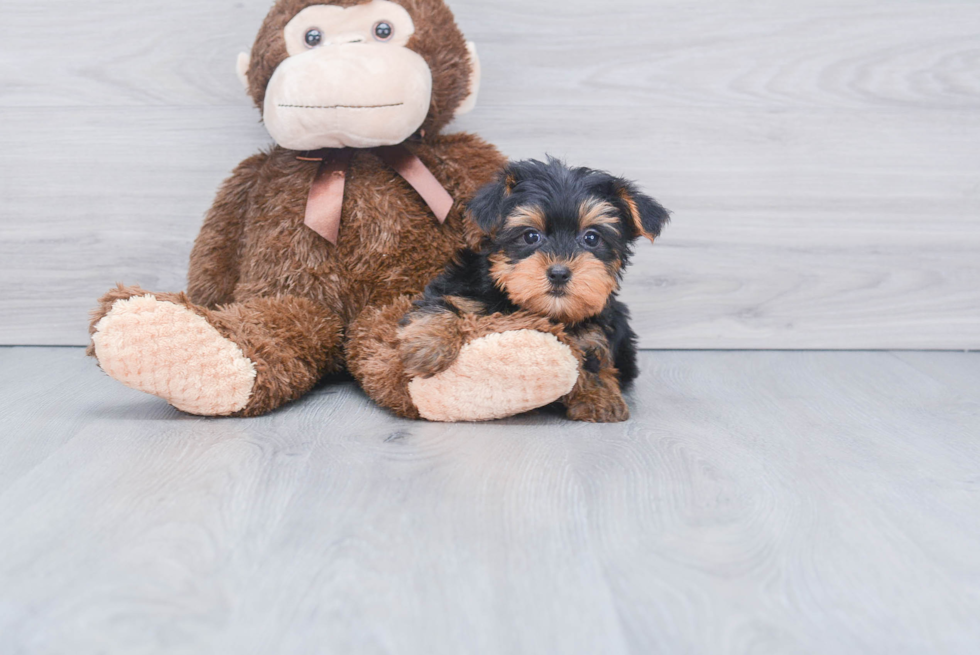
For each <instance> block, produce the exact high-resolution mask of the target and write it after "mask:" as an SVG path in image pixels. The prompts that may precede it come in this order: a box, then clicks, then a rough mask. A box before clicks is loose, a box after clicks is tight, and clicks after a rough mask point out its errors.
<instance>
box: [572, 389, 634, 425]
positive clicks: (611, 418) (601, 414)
mask: <svg viewBox="0 0 980 655" xmlns="http://www.w3.org/2000/svg"><path fill="white" fill-rule="evenodd" d="M566 414H567V416H568V418H570V419H572V420H573V421H584V422H586V423H622V422H623V421H627V420H629V417H630V408H629V406H628V405H627V404H626V401H625V400H623V397H622V396H619V395H617V396H610V397H607V398H595V397H593V398H589V399H581V400H577V401H575V402H570V403H569V404H568V411H567V413H566Z"/></svg>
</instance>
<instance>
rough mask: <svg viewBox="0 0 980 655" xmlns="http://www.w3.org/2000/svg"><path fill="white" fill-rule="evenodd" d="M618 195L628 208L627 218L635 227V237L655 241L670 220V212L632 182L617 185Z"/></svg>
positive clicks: (626, 208)
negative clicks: (641, 191)
mask: <svg viewBox="0 0 980 655" xmlns="http://www.w3.org/2000/svg"><path fill="white" fill-rule="evenodd" d="M616 195H617V196H619V199H620V201H621V202H622V204H623V207H624V208H625V210H626V218H627V220H628V221H629V223H630V226H631V227H632V228H633V230H634V233H633V238H637V237H641V236H642V237H646V238H647V239H650V241H653V240H654V239H656V238H657V237H659V236H660V231H661V230H663V228H664V226H665V225H666V224H667V223H668V222H669V221H670V212H669V211H667V210H666V209H664V208H663V207H662V206H661V205H660V203H658V202H657V201H656V200H654V199H653V198H651V197H650V196H648V195H646V194H643V193H640V192H639V191H638V190H637V188H636V186H635V185H633V184H631V183H630V182H626V181H620V182H619V183H618V184H617V185H616Z"/></svg>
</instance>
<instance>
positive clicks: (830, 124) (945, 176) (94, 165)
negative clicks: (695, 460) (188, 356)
mask: <svg viewBox="0 0 980 655" xmlns="http://www.w3.org/2000/svg"><path fill="white" fill-rule="evenodd" d="M6 113H7V119H6V125H7V126H8V127H9V128H10V131H9V132H8V133H7V135H6V139H5V141H4V142H3V143H2V146H3V152H4V153H5V159H4V160H3V161H0V175H2V181H0V194H2V195H3V197H4V198H5V199H6V202H5V204H4V205H3V206H0V217H2V221H0V226H2V227H0V274H2V275H3V278H4V280H5V281H6V284H5V285H4V287H3V288H2V289H0V309H2V316H3V319H2V321H0V343H8V344H9V343H12V344H46V343H50V344H64V345H80V344H83V343H85V341H86V332H85V325H86V314H87V311H88V310H89V309H90V308H91V307H92V305H93V303H94V300H95V298H96V297H98V295H100V294H101V293H103V292H104V290H105V289H107V288H109V287H110V286H111V285H113V284H115V283H116V282H117V281H125V282H129V283H133V282H139V283H141V284H143V285H144V286H145V287H146V288H149V289H155V290H175V289H181V288H182V287H183V284H184V276H185V272H186V262H187V255H188V253H189V250H190V246H191V243H192V240H193V238H194V235H195V233H196V230H197V227H198V225H199V224H200V216H202V215H203V213H204V211H205V210H206V209H207V207H208V205H209V203H210V202H211V198H212V197H213V194H214V190H215V188H216V187H217V185H218V184H219V183H220V180H221V179H222V178H223V177H224V176H225V175H226V174H227V172H228V171H229V170H230V169H231V168H232V167H233V166H234V164H235V163H237V161H239V160H240V159H242V158H244V157H245V156H247V155H248V154H249V153H250V152H252V151H255V150H257V149H259V148H260V147H263V146H264V145H265V144H266V143H267V137H266V136H265V133H264V131H263V130H262V128H261V126H259V125H257V124H255V122H254V115H253V114H252V113H251V110H249V109H247V108H241V109H238V110H230V109H226V108H179V109H177V108H165V107H164V108H146V109H138V110H137V109H128V108H122V109H114V110H106V109H99V108H94V109H88V108H76V109H71V110H67V109H58V108H51V109H44V110H35V109H31V110H26V109H12V110H8V111H7V112H6ZM39 115H41V116H44V115H46V116H47V117H48V118H49V120H48V121H47V122H48V123H51V122H55V123H60V124H62V125H67V127H68V133H69V134H70V135H71V138H69V139H64V140H63V139H60V138H58V137H57V136H55V135H53V134H51V133H50V132H49V131H48V130H47V129H42V128H39V127H37V122H38V116H39ZM610 115H611V116H613V118H614V119H613V120H608V121H604V122H603V123H602V124H601V125H599V126H598V127H597V128H596V129H593V130H590V131H589V132H588V133H584V132H583V131H582V130H581V128H580V127H578V126H577V122H578V118H579V112H578V111H577V110H575V109H564V110H557V109H543V108H534V107H526V108H523V109H521V110H519V111H518V110H514V111H510V110H507V111H505V110H486V111H484V112H483V115H482V116H481V117H477V116H474V117H471V118H468V119H467V120H466V121H465V122H461V125H460V127H462V128H475V127H477V125H482V126H483V129H482V130H480V131H481V132H482V133H483V134H485V135H486V136H487V137H488V138H489V139H491V140H493V141H494V142H496V143H498V144H499V145H500V146H501V147H502V148H503V149H504V151H505V152H507V153H509V154H510V155H512V156H515V157H526V156H537V157H541V156H543V154H544V153H545V152H549V151H550V152H552V153H554V154H556V155H562V156H565V157H566V158H567V159H568V160H569V161H572V162H576V163H579V162H581V163H585V162H588V163H590V164H592V165H595V166H598V167H604V168H610V169H612V170H614V171H616V172H619V173H625V174H627V175H629V176H631V177H633V178H636V179H638V180H639V181H640V182H641V183H642V184H643V186H644V187H645V188H647V189H648V190H649V191H650V192H651V193H654V194H655V195H656V196H658V197H659V198H661V199H662V201H663V202H664V203H665V204H666V205H667V206H668V207H670V208H671V209H673V210H675V219H674V223H673V225H672V226H671V227H670V228H669V229H668V230H667V232H666V233H665V236H664V238H663V240H662V241H661V243H660V244H659V245H658V246H656V247H653V248H650V247H648V246H643V247H641V248H640V250H639V253H638V255H637V257H636V259H635V264H634V267H633V268H632V269H631V270H630V272H629V273H628V276H627V284H626V288H625V294H624V295H625V298H626V299H627V301H628V302H629V304H630V305H631V306H632V307H633V311H634V314H635V317H636V321H635V325H636V327H637V329H638V331H639V332H640V334H641V335H642V343H643V345H644V346H645V347H648V348H943V349H950V348H952V349H965V348H974V349H975V348H980V284H978V282H980V264H978V262H977V258H976V256H975V254H976V252H978V250H980V222H978V220H977V217H978V216H980V197H978V196H977V195H976V194H975V193H974V191H973V187H974V186H975V180H976V179H977V174H978V173H980V153H978V151H977V150H976V148H974V147H973V143H975V142H976V141H977V139H970V138H964V135H969V134H974V135H976V136H977V138H978V139H980V118H977V116H976V114H974V113H970V112H948V113H947V115H946V118H945V120H944V122H943V123H935V122H922V121H921V120H920V119H919V118H917V117H915V116H910V115H908V114H905V113H896V114H891V115H880V116H878V117H877V118H876V119H875V120H873V121H872V120H870V119H869V118H868V117H866V116H865V115H863V114H862V113H860V112H855V113H851V114H844V113H842V112H827V113H820V112H803V113H800V112H788V113H772V114H765V115H760V114H758V113H757V112H753V111H745V112H734V111H725V110H708V109H705V110H696V111H695V110H690V111H679V110H669V109H662V110H655V111H654V110H649V111H648V110H642V111H641V110H637V109H629V108H619V109H616V110H607V111H606V116H607V118H608V117H609V116H610ZM651 117H654V118H655V121H656V123H657V125H658V126H659V131H658V132H657V133H655V134H650V135H649V136H648V137H646V138H645V139H637V138H635V135H636V133H637V130H638V129H640V127H641V123H642V122H644V121H646V120H649V119H650V118H651ZM845 118H846V120H845ZM515 125H516V126H517V127H515ZM705 125H711V126H712V129H710V130H706V129H705V127H704V126H705ZM568 134H573V135H574V137H573V138H572V139H569V138H568V136H567V135H568ZM891 134H900V135H902V137H901V138H895V139H891V138H889V136H888V135H891ZM668 135H669V136H668ZM869 139H873V141H874V142H875V144H876V149H875V152H874V153H870V152H869V151H868V148H867V143H868V142H869ZM563 142H564V143H570V144H571V145H568V146H565V147H559V148H554V147H553V144H555V143H563ZM916 148H919V149H918V150H916ZM53 151H57V152H58V153H59V154H58V156H57V157H52V156H51V155H50V153H51V152H53ZM845 162H846V164H845ZM923 168H928V169H929V171H930V173H929V175H923V174H922V170H923Z"/></svg>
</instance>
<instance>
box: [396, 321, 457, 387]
mask: <svg viewBox="0 0 980 655" xmlns="http://www.w3.org/2000/svg"><path fill="white" fill-rule="evenodd" d="M462 347H463V335H462V334H461V333H460V330H459V317H458V316H457V315H456V314H454V313H452V312H449V311H435V312H433V311H425V310H416V311H413V312H410V313H409V314H408V315H407V316H405V318H404V320H403V321H402V323H401V327H400V328H399V330H398V353H399V355H400V356H401V360H402V365H403V366H404V367H405V373H407V374H408V376H409V377H410V378H431V377H433V376H435V375H438V374H439V373H442V372H443V371H445V370H446V369H448V368H449V367H450V366H452V364H453V362H455V361H456V358H457V357H459V351H460V349H461V348H462Z"/></svg>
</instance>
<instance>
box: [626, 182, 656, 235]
mask: <svg viewBox="0 0 980 655" xmlns="http://www.w3.org/2000/svg"><path fill="white" fill-rule="evenodd" d="M617 194H618V195H619V197H620V198H622V199H623V202H624V203H626V209H627V211H628V212H629V219H630V222H631V223H633V227H634V228H635V229H636V232H637V234H639V235H641V236H644V237H646V238H647V239H649V240H650V242H651V243H652V242H653V241H656V239H657V235H655V234H650V232H648V231H647V230H646V228H644V227H643V221H642V220H641V219H640V208H639V207H638V206H637V205H636V201H635V200H633V197H632V196H631V195H630V194H629V191H627V190H626V189H620V190H619V191H618V192H617Z"/></svg>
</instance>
